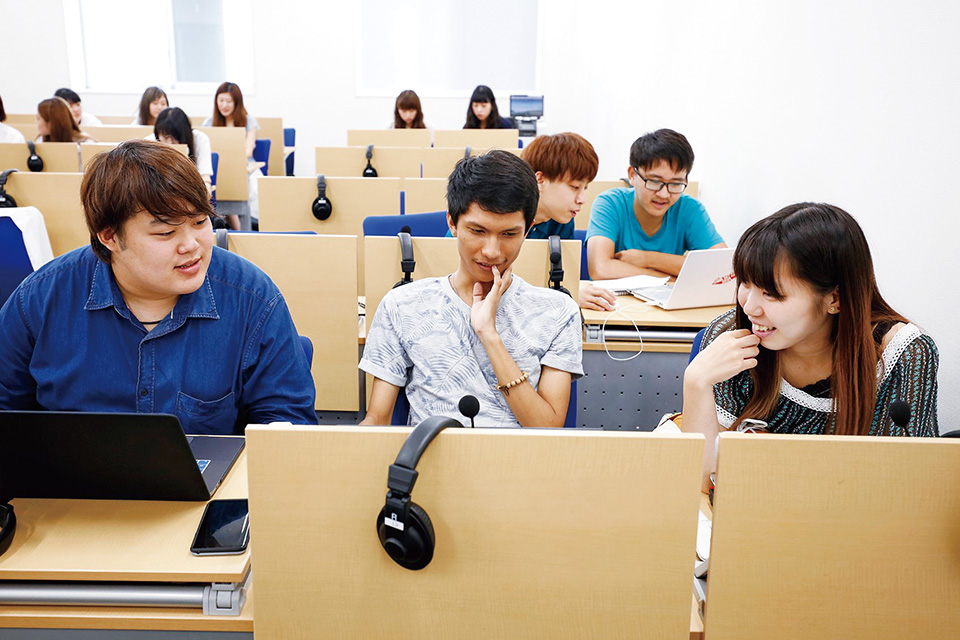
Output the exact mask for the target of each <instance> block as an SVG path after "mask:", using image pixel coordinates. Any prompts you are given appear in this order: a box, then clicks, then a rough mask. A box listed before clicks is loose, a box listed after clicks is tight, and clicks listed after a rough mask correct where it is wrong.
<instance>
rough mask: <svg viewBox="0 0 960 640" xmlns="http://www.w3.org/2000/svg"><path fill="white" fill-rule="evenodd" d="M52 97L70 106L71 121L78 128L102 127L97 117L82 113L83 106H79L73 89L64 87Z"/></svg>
mask: <svg viewBox="0 0 960 640" xmlns="http://www.w3.org/2000/svg"><path fill="white" fill-rule="evenodd" d="M53 95H54V97H56V98H63V99H64V100H66V102H67V105H69V106H70V113H72V114H73V119H74V121H76V123H77V126H78V127H81V128H83V127H99V126H102V125H103V123H102V122H100V118H98V117H97V116H95V115H93V114H91V113H84V111H83V105H82V104H80V96H79V95H78V94H77V92H76V91H74V90H73V89H68V88H66V87H64V88H62V89H57V90H56V91H55V92H54V94H53Z"/></svg>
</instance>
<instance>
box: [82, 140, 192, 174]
mask: <svg viewBox="0 0 960 640" xmlns="http://www.w3.org/2000/svg"><path fill="white" fill-rule="evenodd" d="M119 144H120V143H119V142H98V143H96V144H93V143H90V144H82V145H80V162H81V165H82V167H83V170H84V171H86V170H87V165H88V164H90V161H91V160H93V159H94V158H95V157H96V156H98V155H100V154H101V153H104V152H106V151H111V150H112V149H115V148H116V147H117V145H119ZM170 146H171V147H173V148H174V149H176V150H177V151H179V152H180V153H182V154H183V155H185V156H186V155H188V154H189V152H190V150H189V148H188V147H187V145H185V144H173V145H170Z"/></svg>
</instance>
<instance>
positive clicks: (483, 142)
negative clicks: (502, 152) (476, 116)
mask: <svg viewBox="0 0 960 640" xmlns="http://www.w3.org/2000/svg"><path fill="white" fill-rule="evenodd" d="M433 146H435V147H460V148H461V149H463V148H464V147H473V148H474V149H479V150H480V151H485V150H487V149H507V150H513V149H519V147H520V133H519V132H518V131H517V130H516V129H449V130H444V129H438V130H436V131H434V132H433Z"/></svg>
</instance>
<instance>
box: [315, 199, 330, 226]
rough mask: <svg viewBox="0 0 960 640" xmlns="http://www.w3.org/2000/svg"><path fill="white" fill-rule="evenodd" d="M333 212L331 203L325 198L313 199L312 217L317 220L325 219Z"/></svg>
mask: <svg viewBox="0 0 960 640" xmlns="http://www.w3.org/2000/svg"><path fill="white" fill-rule="evenodd" d="M331 213H333V205H332V204H330V201H329V200H327V199H326V198H321V197H318V198H317V199H316V200H314V201H313V217H314V218H316V219H317V220H326V219H327V218H329V217H330V214H331Z"/></svg>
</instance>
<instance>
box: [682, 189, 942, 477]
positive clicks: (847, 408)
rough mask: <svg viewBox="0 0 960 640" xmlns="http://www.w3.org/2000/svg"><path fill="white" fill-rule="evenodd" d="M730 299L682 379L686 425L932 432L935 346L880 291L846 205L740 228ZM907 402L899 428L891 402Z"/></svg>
mask: <svg viewBox="0 0 960 640" xmlns="http://www.w3.org/2000/svg"><path fill="white" fill-rule="evenodd" d="M733 268H734V272H735V273H736V276H737V281H738V282H739V288H738V290H737V306H736V308H735V309H733V310H731V311H728V312H727V313H724V314H723V315H721V316H720V317H718V318H717V319H715V320H714V321H713V322H712V323H711V324H710V326H708V327H707V330H706V333H705V335H704V338H703V343H702V345H701V347H700V352H699V354H698V355H697V356H696V358H694V359H693V361H692V362H691V363H690V364H689V365H688V367H687V370H686V372H685V374H684V377H683V422H682V428H683V429H684V430H685V431H693V432H698V433H703V434H704V435H706V437H707V443H708V446H707V452H708V453H707V455H706V457H705V460H704V471H705V483H704V486H705V488H706V487H707V484H706V477H707V476H708V474H709V472H710V471H712V470H713V469H714V465H715V464H716V460H715V458H714V452H715V449H714V447H713V442H714V441H715V439H716V436H717V434H718V433H719V432H720V431H722V430H727V429H736V428H738V427H740V426H741V425H744V421H745V420H746V419H748V418H749V419H753V420H760V421H763V422H765V423H767V424H766V430H768V431H771V432H775V433H810V434H838V435H898V436H899V435H908V436H937V435H939V430H938V426H937V365H938V353H937V347H936V345H935V344H934V342H933V339H932V338H930V337H929V336H927V335H925V334H924V333H922V332H921V330H920V329H919V328H918V327H917V326H916V325H914V324H911V323H910V322H909V321H908V320H907V319H906V318H904V317H903V316H902V315H900V314H899V313H897V312H896V311H895V310H894V309H892V308H891V307H890V305H888V304H887V303H886V301H884V299H883V297H882V296H881V295H880V291H879V289H878V288H877V283H876V279H875V277H874V272H873V261H872V259H871V257H870V247H869V246H868V245H867V240H866V238H865V237H864V234H863V231H862V230H861V228H860V225H858V224H857V222H856V220H854V219H853V217H852V216H850V214H848V213H847V212H845V211H843V210H842V209H840V208H839V207H835V206H832V205H828V204H814V203H809V202H804V203H800V204H794V205H790V206H788V207H785V208H783V209H781V210H780V211H778V212H777V213H775V214H773V215H772V216H770V217H768V218H765V219H763V220H761V221H760V222H757V223H756V224H754V225H753V226H752V227H750V228H749V229H747V231H746V232H745V233H744V235H743V237H742V238H741V239H740V243H739V244H738V245H737V249H736V252H735V253H734V258H733ZM896 401H904V402H906V404H907V405H908V406H909V418H908V421H907V424H906V425H905V426H900V425H897V424H894V423H893V422H892V420H891V417H890V415H891V413H893V412H892V411H890V405H891V403H893V402H896Z"/></svg>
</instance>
